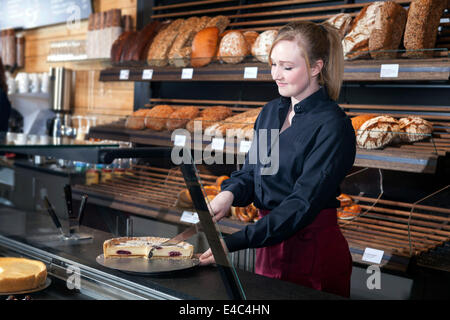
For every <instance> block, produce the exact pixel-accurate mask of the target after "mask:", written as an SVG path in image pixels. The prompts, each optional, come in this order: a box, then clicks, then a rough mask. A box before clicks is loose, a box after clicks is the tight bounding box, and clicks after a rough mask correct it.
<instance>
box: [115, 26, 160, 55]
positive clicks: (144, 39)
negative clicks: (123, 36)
mask: <svg viewBox="0 0 450 320" xmlns="http://www.w3.org/2000/svg"><path fill="white" fill-rule="evenodd" d="M160 26H161V23H160V22H159V21H156V20H155V21H153V22H151V23H149V24H147V25H146V26H145V27H144V28H143V29H142V30H141V31H139V32H138V34H137V35H136V39H135V41H134V42H132V43H130V47H129V49H128V50H127V52H126V54H124V57H123V59H122V60H123V61H141V60H145V58H146V57H147V52H145V50H146V49H147V50H148V47H149V44H150V43H151V42H152V41H153V39H154V37H155V35H156V34H157V32H158V31H159V29H160ZM144 53H145V57H144Z"/></svg>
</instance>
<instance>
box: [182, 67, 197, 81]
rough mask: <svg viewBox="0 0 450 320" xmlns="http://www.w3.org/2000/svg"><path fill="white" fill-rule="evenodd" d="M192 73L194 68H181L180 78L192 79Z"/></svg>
mask: <svg viewBox="0 0 450 320" xmlns="http://www.w3.org/2000/svg"><path fill="white" fill-rule="evenodd" d="M193 74H194V69H192V68H183V70H181V79H192V76H193Z"/></svg>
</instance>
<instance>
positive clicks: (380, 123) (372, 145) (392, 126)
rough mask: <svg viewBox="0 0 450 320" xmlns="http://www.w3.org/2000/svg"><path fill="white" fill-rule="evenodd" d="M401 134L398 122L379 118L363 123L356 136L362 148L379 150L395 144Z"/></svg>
mask: <svg viewBox="0 0 450 320" xmlns="http://www.w3.org/2000/svg"><path fill="white" fill-rule="evenodd" d="M399 132H400V126H399V124H398V121H397V120H395V119H394V118H392V117H389V116H378V117H375V118H372V119H369V120H367V121H366V122H364V123H363V125H362V126H361V127H360V128H359V131H358V133H357V135H356V143H357V145H358V146H359V147H360V148H364V149H379V148H382V147H384V146H386V145H388V144H389V143H391V142H393V141H394V139H395V138H396V137H397V136H398V135H399Z"/></svg>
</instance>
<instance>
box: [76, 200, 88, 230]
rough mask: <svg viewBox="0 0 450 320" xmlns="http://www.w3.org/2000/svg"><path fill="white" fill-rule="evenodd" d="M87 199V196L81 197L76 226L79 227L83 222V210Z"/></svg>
mask: <svg viewBox="0 0 450 320" xmlns="http://www.w3.org/2000/svg"><path fill="white" fill-rule="evenodd" d="M87 199H88V195H87V194H84V195H83V196H82V197H81V204H80V209H79V210H78V225H81V221H82V220H83V216H84V209H85V208H86V203H87Z"/></svg>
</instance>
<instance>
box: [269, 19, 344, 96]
mask: <svg viewBox="0 0 450 320" xmlns="http://www.w3.org/2000/svg"><path fill="white" fill-rule="evenodd" d="M282 40H288V41H296V42H297V45H298V46H299V48H300V49H301V51H302V55H303V58H304V59H305V61H306V65H307V66H308V67H309V68H310V67H311V66H312V65H314V64H315V63H316V61H317V60H322V61H323V67H322V70H321V72H320V74H319V79H318V82H319V84H320V85H322V86H324V87H326V89H327V92H328V95H329V97H330V98H331V99H333V100H335V101H336V100H337V99H338V98H339V92H340V91H341V86H342V80H343V77H344V54H343V50H342V43H341V36H340V34H339V32H338V30H337V29H336V28H334V27H333V26H331V25H330V24H328V23H322V24H317V23H314V22H309V21H300V22H291V23H288V24H287V25H285V26H284V27H283V28H281V29H280V31H279V32H278V35H277V37H276V39H275V41H274V42H273V44H272V49H273V48H274V47H275V45H276V44H277V43H278V42H280V41H282ZM272 49H271V51H270V53H272ZM269 60H270V54H269ZM308 72H309V69H308Z"/></svg>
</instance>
